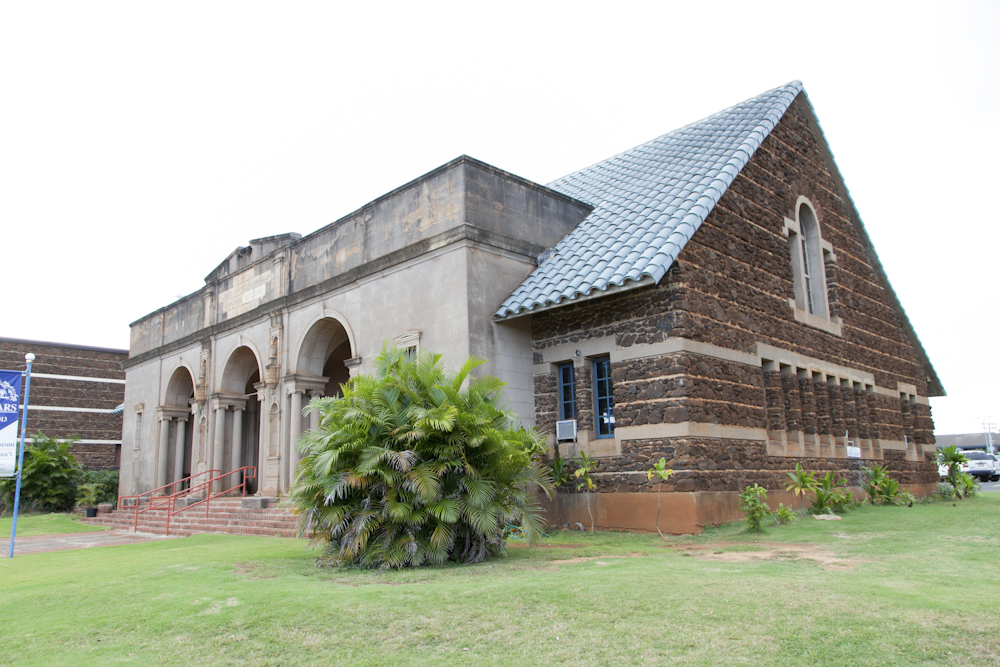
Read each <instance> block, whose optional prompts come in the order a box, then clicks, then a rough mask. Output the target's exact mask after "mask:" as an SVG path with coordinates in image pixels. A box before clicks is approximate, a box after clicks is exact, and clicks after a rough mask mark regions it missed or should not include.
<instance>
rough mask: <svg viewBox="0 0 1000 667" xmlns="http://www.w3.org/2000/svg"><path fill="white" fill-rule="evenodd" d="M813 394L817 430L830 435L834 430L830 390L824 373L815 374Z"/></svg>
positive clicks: (821, 433)
mask: <svg viewBox="0 0 1000 667" xmlns="http://www.w3.org/2000/svg"><path fill="white" fill-rule="evenodd" d="M812 389H813V396H815V401H816V432H817V433H819V434H820V435H830V434H831V433H832V432H833V431H832V430H831V427H832V423H831V422H832V419H831V418H830V392H829V391H827V388H826V378H825V377H823V374H822V373H814V374H813V386H812Z"/></svg>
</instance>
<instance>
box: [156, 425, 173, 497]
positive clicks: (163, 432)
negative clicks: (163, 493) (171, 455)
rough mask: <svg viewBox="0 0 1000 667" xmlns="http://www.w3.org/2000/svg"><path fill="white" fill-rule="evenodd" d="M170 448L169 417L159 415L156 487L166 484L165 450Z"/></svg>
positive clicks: (166, 462) (166, 459)
mask: <svg viewBox="0 0 1000 667" xmlns="http://www.w3.org/2000/svg"><path fill="white" fill-rule="evenodd" d="M169 449H170V417H168V416H166V415H160V445H159V456H157V457H156V488H159V487H161V486H166V484H167V470H168V467H169V463H170V461H169V459H168V458H167V452H168V451H169Z"/></svg>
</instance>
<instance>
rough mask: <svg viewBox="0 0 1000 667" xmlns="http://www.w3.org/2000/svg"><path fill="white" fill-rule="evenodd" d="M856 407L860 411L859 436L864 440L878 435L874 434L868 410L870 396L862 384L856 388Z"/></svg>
mask: <svg viewBox="0 0 1000 667" xmlns="http://www.w3.org/2000/svg"><path fill="white" fill-rule="evenodd" d="M854 408H855V410H857V413H858V437H859V438H861V439H862V440H868V439H870V438H874V437H877V436H875V435H873V434H872V421H871V415H870V414H869V412H868V396H867V395H866V394H865V390H864V389H862V388H861V387H860V385H858V386H857V387H855V388H854Z"/></svg>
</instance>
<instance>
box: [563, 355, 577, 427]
mask: <svg viewBox="0 0 1000 667" xmlns="http://www.w3.org/2000/svg"><path fill="white" fill-rule="evenodd" d="M559 416H560V417H559V418H560V419H562V420H566V419H576V378H575V376H574V375H573V364H572V363H568V364H559Z"/></svg>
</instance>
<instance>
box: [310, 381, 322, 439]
mask: <svg viewBox="0 0 1000 667" xmlns="http://www.w3.org/2000/svg"><path fill="white" fill-rule="evenodd" d="M322 397H323V392H321V391H314V392H312V396H310V398H311V399H316V398H322ZM309 430H310V431H317V430H319V410H313V411H312V412H310V413H309Z"/></svg>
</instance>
